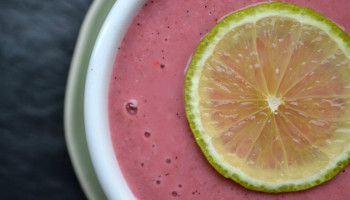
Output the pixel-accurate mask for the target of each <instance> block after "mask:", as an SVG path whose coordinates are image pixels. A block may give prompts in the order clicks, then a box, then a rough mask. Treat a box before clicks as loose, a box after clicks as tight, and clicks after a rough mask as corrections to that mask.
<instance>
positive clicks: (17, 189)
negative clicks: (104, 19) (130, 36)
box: [0, 0, 92, 200]
mask: <svg viewBox="0 0 350 200" xmlns="http://www.w3.org/2000/svg"><path fill="white" fill-rule="evenodd" d="M91 2H92V0H49V1H46V0H44V1H43V0H0V69H1V71H0V199H36V200H37V199H65V200H66V199H86V197H85V195H84V193H83V192H82V190H81V187H80V185H79V183H78V181H77V178H76V176H75V174H74V171H73V168H72V164H71V162H70V159H69V156H68V152H67V149H66V144H65V140H64V131H63V101H64V93H65V87H66V80H67V75H68V70H69V65H70V61H71V58H72V54H73V50H74V46H75V43H76V39H77V36H78V32H79V29H80V26H81V23H82V21H83V19H84V16H85V14H86V12H87V10H88V8H89V6H90V4H91Z"/></svg>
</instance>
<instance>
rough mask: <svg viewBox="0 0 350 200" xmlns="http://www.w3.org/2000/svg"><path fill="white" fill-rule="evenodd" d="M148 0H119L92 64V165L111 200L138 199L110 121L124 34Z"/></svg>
mask: <svg viewBox="0 0 350 200" xmlns="http://www.w3.org/2000/svg"><path fill="white" fill-rule="evenodd" d="M144 2H145V0H118V1H117V2H116V3H115V4H114V5H113V7H112V9H111V11H110V13H109V14H108V16H107V18H106V21H105V22H104V24H103V26H102V28H101V30H100V33H99V35H98V37H97V40H96V43H95V46H94V49H93V51H92V54H91V58H90V63H89V67H88V72H87V77H86V83H85V95H84V122H85V129H86V140H87V144H88V149H89V153H90V156H91V160H92V164H93V167H94V170H95V172H96V175H97V178H98V180H99V182H100V184H101V187H102V189H103V191H104V193H105V194H106V196H107V198H108V199H128V200H132V199H135V197H134V195H133V194H132V192H131V190H130V188H129V187H128V185H127V183H126V181H125V179H124V177H123V175H122V172H121V170H120V168H119V166H118V161H117V159H116V156H115V154H114V150H113V146H112V141H111V137H110V129H109V120H108V88H109V82H110V77H111V72H112V68H113V63H114V60H115V57H116V53H117V50H118V47H119V45H120V44H121V41H122V40H123V37H124V35H125V33H126V31H127V29H128V27H129V25H130V23H131V22H132V20H133V18H134V17H135V15H136V14H137V12H138V10H139V9H140V8H141V7H142V5H143V4H144Z"/></svg>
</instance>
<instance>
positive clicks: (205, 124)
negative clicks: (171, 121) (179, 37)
mask: <svg viewBox="0 0 350 200" xmlns="http://www.w3.org/2000/svg"><path fill="white" fill-rule="evenodd" d="M349 77H350V39H349V37H348V35H347V34H346V33H345V32H344V31H343V30H341V29H340V28H339V27H338V26H337V25H336V24H334V23H333V22H331V21H330V20H328V19H327V18H326V17H324V16H322V15H321V14H319V13H317V12H315V11H313V10H311V9H308V8H303V7H300V6H297V5H293V4H286V3H279V2H275V3H267V4H261V5H257V6H255V7H250V8H246V9H244V10H240V11H238V12H235V13H232V14H231V15H229V16H227V17H225V18H224V19H223V20H222V21H220V22H219V23H218V24H217V25H216V26H215V27H214V28H213V29H212V30H211V31H210V33H209V34H208V35H207V36H206V37H205V38H204V39H203V40H202V41H201V42H200V44H199V45H198V47H197V50H196V52H195V54H194V56H193V58H192V61H191V64H190V66H189V68H188V71H187V75H186V85H185V101H186V114H187V118H188V120H189V123H190V127H191V129H192V132H193V133H194V136H195V138H196V141H197V143H198V145H199V146H200V148H201V149H202V151H203V153H204V155H205V156H206V158H207V160H208V161H209V162H210V163H211V164H212V165H213V167H214V168H215V169H216V170H217V171H218V172H219V173H220V174H222V175H223V176H225V177H227V178H231V179H232V180H234V181H236V182H238V183H240V184H241V185H243V186H244V187H246V188H249V189H253V190H258V191H265V192H286V191H297V190H304V189H307V188H310V187H313V186H315V185H318V184H320V183H322V182H325V181H327V180H329V179H331V178H332V177H334V176H335V175H336V174H337V173H338V172H339V171H340V170H341V169H342V168H343V167H345V166H346V165H347V164H348V163H349V161H350V159H349V158H350V78H349Z"/></svg>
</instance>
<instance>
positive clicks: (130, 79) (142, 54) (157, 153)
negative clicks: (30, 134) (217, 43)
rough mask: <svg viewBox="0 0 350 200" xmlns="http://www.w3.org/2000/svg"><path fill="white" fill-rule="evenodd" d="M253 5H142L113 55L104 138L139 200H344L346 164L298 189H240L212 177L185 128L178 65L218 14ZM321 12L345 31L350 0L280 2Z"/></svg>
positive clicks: (195, 0) (183, 1) (182, 0)
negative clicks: (108, 138) (270, 191)
mask: <svg viewBox="0 0 350 200" xmlns="http://www.w3.org/2000/svg"><path fill="white" fill-rule="evenodd" d="M260 2H261V1H258V0H220V1H216V0H153V1H147V3H146V4H145V5H144V6H143V7H142V9H141V10H140V12H139V13H138V15H137V17H136V18H135V19H134V21H133V23H132V24H131V26H130V28H129V30H128V32H127V34H126V36H125V38H124V40H123V43H122V45H121V46H120V49H119V51H118V54H117V57H116V61H115V67H114V70H113V74H112V78H111V83H110V92H109V119H110V125H111V134H112V136H111V137H112V141H113V145H114V149H115V153H116V156H117V159H118V162H119V164H120V166H121V169H122V172H123V174H124V177H125V179H126V180H127V183H128V184H129V186H130V188H131V190H132V191H133V193H134V194H135V196H136V197H137V198H139V199H142V200H143V199H147V200H148V199H149V200H166V199H201V200H203V199H204V200H206V199H208V200H220V199H239V200H241V199H250V200H254V199H285V200H287V199H289V200H290V199H303V200H305V199H317V200H323V199H324V200H331V199H337V200H342V199H350V167H349V166H347V167H345V168H344V170H342V171H341V172H340V173H339V174H338V175H337V176H336V177H335V178H333V179H332V180H330V181H328V182H326V183H324V184H322V185H320V186H317V187H314V188H312V189H308V190H305V191H301V192H292V193H282V194H266V193H261V192H254V191H251V190H247V189H245V188H243V187H242V186H240V185H239V184H237V183H235V182H233V181H232V180H230V179H226V178H224V177H223V176H221V175H220V174H218V173H217V172H216V171H215V170H214V169H213V168H212V167H211V165H210V164H209V163H208V162H207V161H206V159H205V157H204V156H203V154H202V152H201V151H200V149H199V147H198V146H197V144H196V141H195V139H194V137H193V135H192V132H191V131H190V129H189V126H188V122H187V119H186V115H185V107H184V96H183V93H184V92H183V91H184V80H185V72H186V67H187V66H188V62H189V60H190V58H191V55H192V54H193V53H194V51H195V48H196V46H197V45H198V43H199V42H200V40H201V39H202V38H203V37H204V36H205V34H207V33H208V31H210V29H211V28H212V27H213V26H214V25H215V24H216V23H217V22H218V21H219V20H220V19H221V18H222V17H224V16H226V15H228V14H229V13H231V12H234V11H236V10H238V9H242V8H244V7H247V6H249V5H252V4H257V3H260ZM284 2H289V3H295V4H299V5H301V6H305V7H310V8H313V9H314V10H316V11H318V12H320V13H322V14H324V15H325V16H326V17H328V18H330V19H331V20H333V21H334V22H336V23H337V24H339V25H340V26H342V27H343V28H344V29H345V30H346V31H347V32H348V33H349V31H350V15H349V10H350V1H348V0H337V1H330V0H304V1H297V0H286V1H284Z"/></svg>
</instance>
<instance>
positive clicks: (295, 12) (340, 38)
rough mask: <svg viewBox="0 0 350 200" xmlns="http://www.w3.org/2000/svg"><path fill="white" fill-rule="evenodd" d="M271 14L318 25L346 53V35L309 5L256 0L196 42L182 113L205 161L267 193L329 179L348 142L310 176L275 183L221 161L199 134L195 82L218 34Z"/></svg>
mask: <svg viewBox="0 0 350 200" xmlns="http://www.w3.org/2000/svg"><path fill="white" fill-rule="evenodd" d="M274 15H278V16H280V15H283V16H286V17H291V18H294V19H296V20H299V21H300V22H301V23H303V24H310V25H313V26H316V27H318V28H320V29H322V30H323V31H325V32H326V33H327V34H328V35H330V36H331V38H332V39H334V40H335V42H336V43H337V44H338V47H339V48H340V49H341V50H342V51H343V52H344V53H345V55H346V56H347V57H350V38H349V36H348V35H347V34H346V33H345V32H344V31H343V30H342V29H341V28H339V27H338V26H337V25H336V24H335V23H334V22H332V21H331V20H329V19H327V18H326V17H324V16H323V15H322V14H320V13H317V12H316V11H314V10H312V9H309V8H304V7H301V6H298V5H294V4H288V3H281V2H274V3H266V4H260V5H257V6H254V7H249V8H246V9H244V10H240V11H237V12H235V13H232V14H230V15H228V16H227V17H225V18H224V19H222V20H221V21H220V23H219V24H218V25H216V26H215V27H214V28H213V29H212V30H211V31H210V32H209V34H208V35H207V36H206V37H205V38H204V39H203V40H202V41H201V42H200V43H199V45H198V46H197V49H196V52H195V54H194V56H193V58H192V61H191V63H190V66H189V68H188V71H187V74H186V80H185V91H184V92H185V106H186V115H187V118H188V121H189V124H190V128H191V130H192V132H193V134H194V137H195V139H196V141H197V144H198V145H199V147H200V148H201V150H202V152H203V154H204V155H205V157H206V159H207V160H208V162H209V163H210V164H211V165H212V166H213V167H214V168H215V169H216V170H217V171H218V172H219V173H220V174H221V175H223V176H224V177H226V178H230V179H232V180H234V181H235V182H237V183H239V184H240V185H242V186H243V187H245V188H248V189H251V190H256V191H263V192H268V193H277V192H289V191H300V190H305V189H308V188H311V187H314V186H316V185H319V184H321V183H323V182H325V181H328V180H330V179H332V178H333V177H334V176H335V175H337V174H338V173H339V172H340V171H341V170H342V168H344V167H345V166H346V165H348V164H349V163H350V145H349V146H348V148H347V149H346V150H345V151H344V152H343V153H342V154H340V156H339V157H338V158H337V159H335V160H334V162H331V163H330V164H329V165H328V167H327V168H326V169H325V170H323V171H322V172H320V173H318V174H316V175H314V176H312V177H309V178H307V179H303V180H298V181H295V180H291V181H289V180H287V181H282V182H277V183H275V182H273V183H270V182H264V181H260V180H257V179H254V177H249V176H247V175H246V174H244V173H242V172H240V171H239V170H237V169H236V168H234V167H232V166H229V165H227V164H223V163H224V162H223V161H221V160H220V156H219V155H218V154H217V153H216V151H215V150H214V147H213V145H212V144H211V143H210V138H209V136H208V135H206V134H203V133H204V132H205V130H204V128H203V125H202V122H201V120H200V118H199V117H195V116H199V109H198V106H199V105H198V101H197V100H198V99H199V95H198V84H196V83H198V82H199V78H200V74H201V71H202V69H203V68H202V66H203V64H204V62H205V61H206V59H207V58H208V57H209V55H210V54H211V53H212V51H213V49H214V47H215V46H216V44H217V42H218V41H219V40H220V38H221V37H223V36H224V35H225V34H226V33H227V32H228V31H229V30H231V28H233V27H237V26H239V25H240V24H244V23H247V22H255V21H257V19H261V18H262V17H265V16H266V17H267V16H274Z"/></svg>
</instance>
